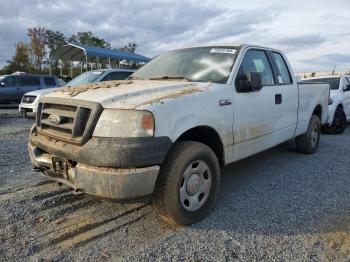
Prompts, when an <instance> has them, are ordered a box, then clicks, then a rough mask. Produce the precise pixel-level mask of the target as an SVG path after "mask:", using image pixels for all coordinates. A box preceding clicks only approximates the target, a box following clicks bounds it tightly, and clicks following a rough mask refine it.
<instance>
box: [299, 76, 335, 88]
mask: <svg viewBox="0 0 350 262" xmlns="http://www.w3.org/2000/svg"><path fill="white" fill-rule="evenodd" d="M303 82H309V83H310V82H312V83H328V84H329V88H330V89H331V90H338V89H339V84H340V78H337V77H332V78H317V79H308V80H303Z"/></svg>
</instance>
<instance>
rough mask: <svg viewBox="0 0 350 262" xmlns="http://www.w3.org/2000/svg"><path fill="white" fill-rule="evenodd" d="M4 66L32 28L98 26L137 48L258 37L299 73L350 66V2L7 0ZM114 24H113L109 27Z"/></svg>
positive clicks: (0, 21)
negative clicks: (279, 50)
mask: <svg viewBox="0 0 350 262" xmlns="http://www.w3.org/2000/svg"><path fill="white" fill-rule="evenodd" d="M0 6H1V8H0V41H1V44H0V66H3V65H4V63H5V61H6V59H9V58H10V57H11V56H12V55H13V53H14V49H15V43H17V42H19V41H28V37H27V34H26V28H28V27H33V26H44V27H46V28H47V29H51V30H59V31H62V32H63V33H64V34H66V35H71V34H74V33H76V32H78V31H92V32H93V33H94V34H96V35H97V36H99V37H102V38H105V39H106V40H108V41H109V42H111V43H112V46H113V47H120V46H122V45H125V44H126V43H127V42H131V41H135V42H136V43H137V44H138V45H139V47H138V49H137V53H140V54H143V55H146V56H150V57H152V56H154V55H156V54H158V53H160V52H163V51H166V50H169V49H174V48H179V47H186V46H190V45H198V44H200V45H201V44H219V43H220V44H222V43H224V44H226V43H230V44H237V43H251V44H259V45H266V46H271V47H275V48H279V49H282V50H284V51H285V52H286V53H287V55H288V57H289V60H290V61H291V63H292V66H293V67H294V69H295V71H298V72H303V71H324V70H326V71H330V70H332V69H333V67H334V66H336V68H337V70H350V5H349V0H332V1H331V0H327V1H323V0H318V1H316V0H309V1H306V0H304V1H298V0H294V1H289V0H286V1H281V0H264V1H261V0H251V1H249V0H244V1H232V0H231V1H224V0H220V1H206V0H200V1H182V0H173V1H170V0H169V1H165V0H163V1H161V0H138V1H137V0H119V1H113V0H107V1H102V0H100V1H97V0H84V1H74V0H56V1H44V0H41V1H39V0H26V1H23V0H22V1H20V0H11V1H8V0H0ZM108 29H109V30H108Z"/></svg>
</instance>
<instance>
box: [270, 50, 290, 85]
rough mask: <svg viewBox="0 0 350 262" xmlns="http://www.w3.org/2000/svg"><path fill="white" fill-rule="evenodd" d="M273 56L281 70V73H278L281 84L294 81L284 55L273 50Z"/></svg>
mask: <svg viewBox="0 0 350 262" xmlns="http://www.w3.org/2000/svg"><path fill="white" fill-rule="evenodd" d="M272 54H273V57H274V59H275V61H276V65H277V67H278V70H279V75H278V78H279V79H278V81H279V84H282V85H289V84H291V83H292V78H291V76H290V72H289V69H288V66H287V64H286V61H285V60H284V58H283V57H282V55H281V54H279V53H276V52H273V53H272Z"/></svg>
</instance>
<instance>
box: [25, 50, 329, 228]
mask: <svg viewBox="0 0 350 262" xmlns="http://www.w3.org/2000/svg"><path fill="white" fill-rule="evenodd" d="M328 99H329V85H328V84H322V83H320V84H297V83H296V80H295V78H294V74H293V72H292V70H291V68H290V66H289V64H288V62H287V59H286V57H285V56H284V55H283V53H282V52H280V51H278V50H274V49H271V48H264V47H259V46H249V45H241V46H207V47H193V48H185V49H179V50H175V51H170V52H167V53H164V54H162V55H159V56H157V57H156V58H154V59H153V60H152V61H151V62H149V63H148V64H147V65H145V66H143V67H142V68H141V69H139V70H138V71H137V72H135V73H134V74H133V75H132V76H131V77H130V78H129V79H128V80H125V81H111V82H103V83H97V84H87V85H82V86H77V87H70V88H65V89H60V90H57V91H55V92H53V93H49V94H47V95H45V96H43V97H42V98H41V100H40V103H39V108H38V112H37V119H36V124H35V125H34V126H33V127H32V129H31V132H30V139H29V144H28V146H29V153H30V158H31V161H32V164H33V168H34V170H37V171H41V172H42V173H43V174H44V175H46V176H47V177H49V178H50V179H52V180H55V181H57V182H59V183H64V184H67V185H69V186H71V187H72V188H74V189H75V191H76V192H82V193H86V194H90V195H93V196H98V197H103V198H106V199H114V200H119V201H131V200H133V201H139V200H140V199H147V197H148V199H150V200H151V202H152V204H153V206H154V207H155V208H156V210H157V211H158V212H159V214H160V215H161V217H162V218H164V219H165V220H166V221H167V222H169V223H171V224H177V225H187V224H190V223H193V222H195V221H197V220H199V219H201V218H203V217H204V216H206V215H207V214H208V212H209V211H210V210H211V208H212V207H213V205H214V202H215V199H216V197H217V194H218V191H219V183H220V167H222V166H225V165H227V164H230V163H233V162H235V161H237V160H240V159H242V158H245V157H248V156H251V155H253V154H256V153H258V152H261V151H263V150H265V149H268V148H271V147H273V146H275V145H278V144H280V143H282V142H284V141H286V140H290V139H294V138H295V142H296V149H297V151H299V152H302V153H305V154H311V153H314V152H315V151H316V149H317V147H318V143H319V139H320V128H321V125H322V124H324V123H326V121H327V114H328ZM150 196H151V197H150Z"/></svg>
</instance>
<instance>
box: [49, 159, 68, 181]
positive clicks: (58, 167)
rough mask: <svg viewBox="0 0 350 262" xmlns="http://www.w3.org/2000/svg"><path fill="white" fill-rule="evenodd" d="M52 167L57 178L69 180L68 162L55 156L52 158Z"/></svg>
mask: <svg viewBox="0 0 350 262" xmlns="http://www.w3.org/2000/svg"><path fill="white" fill-rule="evenodd" d="M52 167H53V171H54V173H55V177H59V178H63V179H66V180H68V168H69V162H68V160H66V159H63V158H60V157H55V156H54V157H52Z"/></svg>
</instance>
